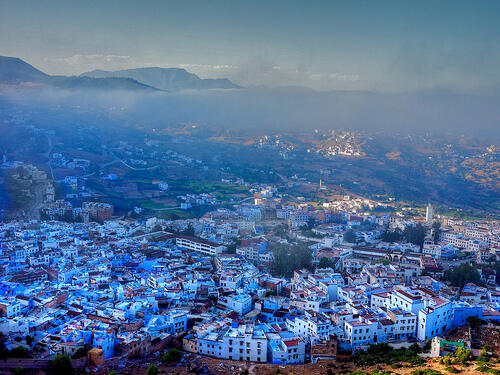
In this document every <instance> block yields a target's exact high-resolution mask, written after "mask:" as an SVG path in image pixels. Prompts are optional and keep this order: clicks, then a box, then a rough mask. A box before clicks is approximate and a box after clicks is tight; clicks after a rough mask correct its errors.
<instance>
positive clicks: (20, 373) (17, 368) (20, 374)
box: [14, 367, 26, 375]
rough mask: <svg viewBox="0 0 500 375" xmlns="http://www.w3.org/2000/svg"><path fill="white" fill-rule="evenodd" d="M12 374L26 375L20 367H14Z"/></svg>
mask: <svg viewBox="0 0 500 375" xmlns="http://www.w3.org/2000/svg"><path fill="white" fill-rule="evenodd" d="M14 375H26V370H25V369H24V368H22V367H16V368H15V369H14Z"/></svg>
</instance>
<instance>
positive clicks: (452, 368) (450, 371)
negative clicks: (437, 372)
mask: <svg viewBox="0 0 500 375" xmlns="http://www.w3.org/2000/svg"><path fill="white" fill-rule="evenodd" d="M445 370H446V371H448V372H449V373H451V374H458V373H459V372H460V370H459V369H457V368H456V367H453V366H448V367H445Z"/></svg>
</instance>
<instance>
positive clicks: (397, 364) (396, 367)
mask: <svg viewBox="0 0 500 375" xmlns="http://www.w3.org/2000/svg"><path fill="white" fill-rule="evenodd" d="M402 367H404V366H403V364H402V363H393V364H392V365H391V368H393V369H394V370H397V369H398V368H402Z"/></svg>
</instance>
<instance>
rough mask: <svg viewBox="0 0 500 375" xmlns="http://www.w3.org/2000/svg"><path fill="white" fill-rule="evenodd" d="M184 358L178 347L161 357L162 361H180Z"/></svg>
mask: <svg viewBox="0 0 500 375" xmlns="http://www.w3.org/2000/svg"><path fill="white" fill-rule="evenodd" d="M181 358H182V353H181V352H180V351H179V350H178V349H175V348H174V349H171V350H169V351H168V352H167V353H165V354H163V355H162V356H161V358H160V360H161V362H162V363H170V362H179V361H180V360H181Z"/></svg>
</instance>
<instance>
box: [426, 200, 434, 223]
mask: <svg viewBox="0 0 500 375" xmlns="http://www.w3.org/2000/svg"><path fill="white" fill-rule="evenodd" d="M433 216H434V209H433V208H432V205H431V204H430V203H429V204H428V205H427V209H426V210H425V220H426V221H427V222H428V223H432V217H433Z"/></svg>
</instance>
